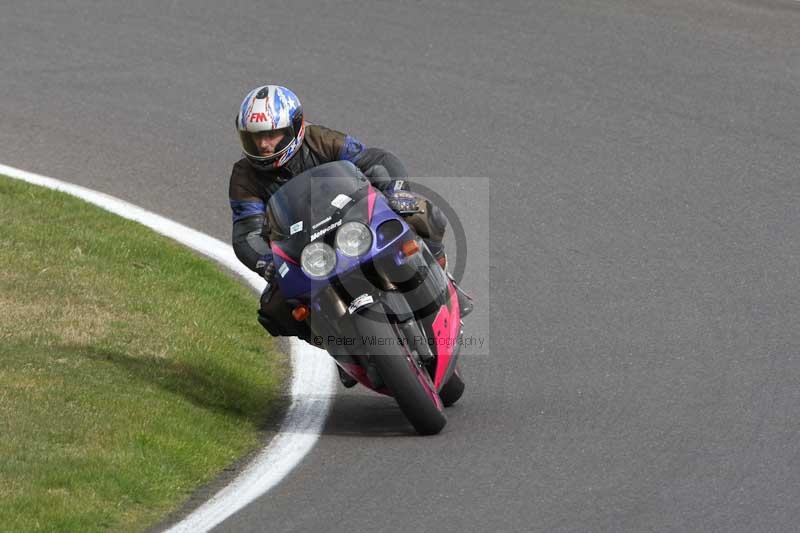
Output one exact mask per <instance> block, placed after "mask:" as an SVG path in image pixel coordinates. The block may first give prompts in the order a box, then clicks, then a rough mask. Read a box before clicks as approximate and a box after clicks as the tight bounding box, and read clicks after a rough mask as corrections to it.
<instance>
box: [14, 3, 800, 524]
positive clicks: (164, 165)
mask: <svg viewBox="0 0 800 533" xmlns="http://www.w3.org/2000/svg"><path fill="white" fill-rule="evenodd" d="M128 4H130V5H127V4H123V3H113V5H112V3H107V4H106V3H99V2H88V1H75V0H68V1H59V2H55V1H50V2H45V1H41V2H25V3H23V2H4V3H2V4H1V5H0V35H1V36H2V37H0V39H1V40H2V52H0V54H1V56H0V57H2V62H0V161H2V162H3V163H6V164H9V165H13V166H17V167H20V168H25V169H27V170H30V171H32V172H39V173H43V174H46V175H51V176H55V177H57V178H60V179H64V180H67V181H72V182H74V183H78V184H81V185H85V186H88V187H91V188H94V189H98V190H100V191H104V192H108V193H111V194H114V195H116V196H119V197H121V198H123V199H125V200H128V201H131V202H133V203H136V204H138V205H141V206H143V207H145V208H146V209H150V210H152V211H155V212H157V213H159V214H162V215H166V216H169V217H171V218H174V219H176V220H177V221H179V222H181V223H184V224H187V225H189V226H191V227H194V228H197V229H199V230H201V231H204V232H206V233H209V234H211V235H213V236H215V237H219V238H223V239H225V238H227V237H228V234H229V226H230V215H229V211H228V206H227V178H228V175H229V172H230V165H231V163H232V162H233V161H234V160H235V159H236V158H237V157H238V148H237V145H236V141H235V137H234V134H233V130H232V125H233V117H234V114H235V112H236V108H237V105H238V103H239V100H240V98H241V97H242V96H243V95H244V93H245V92H246V91H247V90H248V89H249V88H251V87H252V86H255V85H257V84H260V83H263V82H267V81H269V82H280V83H283V84H285V85H287V86H289V87H292V88H293V89H294V90H295V91H296V92H297V93H298V94H299V95H300V97H301V98H302V99H303V101H304V103H305V108H306V115H307V117H308V118H309V119H310V120H312V121H314V122H317V123H321V124H325V125H329V126H331V127H335V128H337V129H341V130H344V131H348V132H351V133H353V134H355V135H357V136H359V137H361V138H362V140H364V141H365V142H367V144H371V145H376V146H382V147H386V148H389V149H391V150H392V151H394V152H395V153H396V154H397V155H398V156H400V157H401V158H402V159H403V160H405V161H406V162H407V165H408V167H409V170H410V172H411V173H412V174H414V175H421V176H429V177H439V176H441V177H458V176H479V177H487V178H489V183H490V186H489V187H484V188H483V189H475V188H474V187H482V185H480V184H482V183H484V184H485V182H481V181H476V180H472V181H467V180H464V181H463V183H464V184H467V185H468V186H455V185H453V183H454V182H453V181H448V180H441V181H437V180H435V179H433V180H429V183H431V184H435V183H437V182H439V183H448V184H449V185H447V186H446V187H444V190H443V194H444V196H445V197H446V199H447V201H448V202H449V203H450V204H451V205H452V206H453V207H454V208H455V209H456V210H457V211H458V212H459V213H461V214H462V222H463V223H464V225H465V228H466V231H467V234H468V236H469V239H470V240H469V242H470V244H471V246H470V248H469V254H468V264H467V271H466V275H465V278H464V284H465V285H466V286H467V287H470V286H471V287H474V288H475V291H476V296H477V297H478V300H479V302H481V303H479V304H478V309H477V310H476V312H475V313H474V314H473V315H471V316H470V317H469V318H468V319H467V333H468V334H472V335H474V336H476V337H481V336H482V337H484V338H486V339H487V341H488V342H489V345H488V347H487V348H486V349H484V350H482V351H480V350H478V351H475V350H473V351H471V352H470V353H468V354H467V355H466V356H465V357H464V359H463V369H464V373H465V375H466V380H467V382H468V390H467V392H466V393H465V396H464V398H463V399H462V401H461V402H459V403H458V404H457V406H455V407H453V408H451V409H450V410H449V424H448V426H447V427H446V428H445V431H444V432H443V433H442V434H441V435H439V436H437V437H433V438H418V437H415V436H413V435H412V434H411V431H410V427H409V426H408V425H407V424H406V423H405V421H404V420H403V418H402V415H400V413H399V411H398V410H397V409H396V408H395V407H394V404H393V403H392V401H391V400H389V399H386V398H381V397H377V396H375V395H372V394H367V393H365V392H353V391H344V390H342V389H340V390H339V393H338V395H337V398H336V401H335V404H334V408H333V411H332V413H331V416H330V420H329V422H328V423H327V425H326V428H325V431H324V435H323V436H322V438H321V439H320V441H319V443H318V445H317V447H316V448H315V449H314V450H313V451H312V452H311V454H309V455H308V456H307V457H306V459H305V460H304V461H303V462H302V463H301V464H300V466H299V467H298V468H297V469H296V470H295V471H294V472H293V473H292V474H291V475H290V476H289V477H288V478H287V479H285V480H284V481H283V482H282V483H281V484H280V485H279V486H278V487H276V489H274V490H273V491H272V492H270V493H268V494H267V495H265V496H263V497H262V498H260V499H259V500H257V501H256V502H254V503H253V504H252V505H250V506H249V507H247V508H246V509H244V510H243V511H241V512H240V513H238V514H237V515H235V516H233V517H231V518H229V519H228V520H227V521H225V522H224V523H223V524H221V526H220V527H219V530H220V531H260V530H264V529H270V530H281V531H323V530H324V531H348V532H350V531H361V530H370V531H414V530H419V531H428V530H433V529H435V530H438V531H489V530H497V531H663V530H674V531H748V532H752V531H795V530H796V528H797V524H798V523H800V505H798V503H797V502H798V501H800V438H799V437H798V432H799V431H800V421H798V420H800V419H798V412H800V386H799V385H800V328H798V325H800V313H799V312H798V310H800V283H798V282H800V239H799V238H798V235H799V234H800V180H798V168H800V130H799V129H798V124H800V111H798V109H800V108H798V105H797V103H798V101H800V3H797V2H794V1H767V0H765V1H760V2H756V1H722V0H714V1H694V2H688V1H685V0H671V1H654V0H645V1H638V0H637V1H634V0H630V1H586V2H555V1H553V2H530V3H524V2H520V1H510V2H503V3H502V5H497V6H491V5H490V4H489V3H486V2H476V1H458V2H457V1H441V0H439V1H432V2H406V3H401V2H369V3H368V2H364V3H361V4H359V3H354V2H343V3H329V2H322V3H317V2H307V1H294V2H283V3H281V4H280V5H275V6H268V5H266V4H265V3H259V2H252V1H241V0H236V1H231V2H224V3H222V2H211V1H208V0H200V1H196V2H188V1H167V2H135V3H134V2H131V3H128ZM455 183H461V182H455ZM469 184H472V185H469ZM476 184H477V185H476ZM489 189H491V190H490V191H489ZM42 216H46V213H42ZM486 252H490V254H489V253H486ZM42 253H47V251H46V250H43V251H42ZM53 262H54V264H57V263H58V258H57V257H54V258H53ZM254 303H255V302H254ZM490 334H491V335H490ZM321 364H326V362H322V363H321Z"/></svg>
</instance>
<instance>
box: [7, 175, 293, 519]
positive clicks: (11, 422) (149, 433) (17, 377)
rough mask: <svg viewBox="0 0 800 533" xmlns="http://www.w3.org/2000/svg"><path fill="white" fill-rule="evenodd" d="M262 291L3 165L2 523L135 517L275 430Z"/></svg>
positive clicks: (155, 514)
mask: <svg viewBox="0 0 800 533" xmlns="http://www.w3.org/2000/svg"><path fill="white" fill-rule="evenodd" d="M256 305H257V300H256V298H255V297H254V296H253V294H252V293H250V291H249V290H248V289H247V288H245V287H244V286H243V285H242V284H241V283H239V282H237V281H236V280H234V279H231V278H230V277H229V276H227V275H226V274H224V273H222V272H221V271H220V269H219V268H217V267H216V266H215V265H213V264H211V263H210V262H209V261H207V260H204V259H201V258H199V257H198V256H196V255H195V254H193V253H192V252H190V251H188V250H186V249H185V248H183V247H181V246H180V245H177V244H175V243H174V242H172V241H170V240H168V239H165V238H162V237H160V236H158V235H156V234H155V233H153V232H152V231H150V230H148V229H147V228H145V227H143V226H141V225H138V224H136V223H133V222H129V221H126V220H123V219H121V218H118V217H116V216H114V215H111V214H108V213H106V212H104V211H102V210H100V209H98V208H95V207H93V206H90V205H88V204H86V203H84V202H82V201H80V200H77V199H74V198H72V197H69V196H67V195H64V194H61V193H56V192H53V191H49V190H46V189H42V188H38V187H33V186H30V185H27V184H23V183H20V182H17V181H14V180H9V179H6V178H2V177H0V529H2V530H8V531H40V530H43V531H80V532H86V531H103V530H111V531H120V530H124V531H131V530H133V531H135V530H143V529H145V528H147V527H148V526H151V525H153V524H154V523H156V522H158V521H159V519H161V518H162V517H163V516H164V515H165V514H166V513H168V512H169V511H171V510H173V509H175V508H177V507H178V506H179V505H180V504H181V503H182V502H183V501H184V500H185V499H186V498H187V497H188V495H189V494H191V492H192V490H193V489H195V488H197V487H198V486H199V485H201V484H203V483H204V482H207V481H209V480H211V479H213V478H214V476H215V475H217V474H218V473H219V472H220V471H221V470H222V469H223V468H224V467H225V466H226V465H229V464H230V463H231V462H233V461H235V460H236V459H237V458H239V457H241V456H242V455H244V454H245V453H247V452H248V451H250V450H252V449H254V448H255V447H256V446H257V445H258V444H259V439H260V434H259V428H260V426H261V425H262V424H263V423H264V420H265V419H268V417H269V416H270V415H271V414H274V413H275V412H276V410H278V409H280V408H282V407H283V401H282V400H281V392H282V388H281V387H282V383H283V380H284V379H285V378H286V360H285V358H284V357H283V356H281V355H279V354H276V353H275V352H274V351H273V347H272V345H271V342H270V339H269V338H268V337H267V336H266V335H265V333H264V331H263V330H262V329H261V327H260V326H259V325H258V323H257V322H256V320H255V308H256Z"/></svg>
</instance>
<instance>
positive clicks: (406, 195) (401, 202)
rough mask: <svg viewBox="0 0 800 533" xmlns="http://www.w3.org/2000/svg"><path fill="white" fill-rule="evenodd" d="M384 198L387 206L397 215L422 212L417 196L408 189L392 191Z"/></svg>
mask: <svg viewBox="0 0 800 533" xmlns="http://www.w3.org/2000/svg"><path fill="white" fill-rule="evenodd" d="M386 199H387V201H388V202H389V207H391V208H392V211H394V212H395V213H397V214H398V215H413V214H414V213H422V212H423V209H422V207H421V206H420V202H419V200H418V198H417V197H416V196H415V195H414V194H413V193H410V192H408V191H394V192H392V193H390V194H389V195H388V196H387V198H386Z"/></svg>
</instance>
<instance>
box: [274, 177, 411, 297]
mask: <svg viewBox="0 0 800 533" xmlns="http://www.w3.org/2000/svg"><path fill="white" fill-rule="evenodd" d="M373 190H374V189H373ZM375 193H376V194H374V205H373V208H372V210H371V213H372V217H371V220H370V221H369V224H367V225H368V226H369V228H370V231H371V232H372V247H371V248H370V250H369V251H368V252H367V253H365V254H364V255H361V256H359V257H348V256H346V255H344V254H342V253H341V252H340V251H339V250H336V266H335V267H334V269H333V270H332V271H331V273H330V274H329V275H328V276H327V277H326V278H323V279H315V278H310V277H309V276H307V275H306V273H305V272H303V270H302V268H300V265H299V264H298V262H297V261H294V260H293V259H291V258H290V257H288V256H285V254H281V253H280V252H278V253H275V254H274V261H275V267H276V268H275V272H276V279H277V280H278V286H279V288H280V290H281V292H282V293H283V295H284V297H285V298H296V299H301V300H305V299H308V298H311V297H313V295H314V294H316V293H317V292H318V291H319V290H321V289H324V288H325V287H327V286H328V285H330V280H331V279H332V278H334V277H342V276H344V275H346V274H347V273H349V272H352V271H353V270H356V269H358V268H359V267H360V265H361V264H362V263H366V262H369V261H372V260H373V259H375V258H376V257H378V256H383V255H386V254H393V255H394V259H395V262H396V263H397V264H398V265H399V264H402V263H404V262H405V261H406V259H405V256H404V255H403V254H402V251H401V250H400V245H401V244H402V243H403V242H405V241H406V240H408V234H409V231H411V230H410V228H409V226H408V224H406V222H405V221H404V220H403V219H402V218H401V217H400V216H399V215H398V214H397V213H395V212H394V211H392V209H391V207H389V204H388V203H387V202H386V199H385V197H384V196H383V194H381V193H380V192H377V191H375ZM368 201H369V197H364V198H363V199H362V200H360V201H359V204H360V203H361V202H364V203H367V202H368ZM357 205H358V204H357ZM352 209H357V207H356V206H353V207H351V209H350V210H352ZM350 210H348V211H350ZM363 211H364V212H365V213H367V212H369V210H368V209H364V210H363ZM351 220H357V219H353V218H349V217H348V218H347V221H348V222H349V221H351ZM389 220H396V221H398V222H400V224H401V225H402V228H403V229H402V231H401V232H400V233H399V234H398V235H397V236H396V237H394V238H392V239H391V240H389V241H387V242H383V243H379V242H378V238H377V232H376V230H377V228H378V226H380V225H381V224H383V223H384V222H387V221H389ZM359 222H363V223H365V224H366V223H367V221H366V220H363V219H362V220H359ZM275 248H276V245H274V244H273V251H276V250H275ZM284 256H285V257H284ZM283 265H286V266H285V267H284V266H283ZM281 271H283V272H284V274H283V275H281V274H280V272H281Z"/></svg>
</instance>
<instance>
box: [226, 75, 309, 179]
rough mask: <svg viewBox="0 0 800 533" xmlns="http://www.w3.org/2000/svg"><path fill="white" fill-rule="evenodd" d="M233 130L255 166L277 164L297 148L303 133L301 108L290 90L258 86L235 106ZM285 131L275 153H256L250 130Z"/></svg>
mask: <svg viewBox="0 0 800 533" xmlns="http://www.w3.org/2000/svg"><path fill="white" fill-rule="evenodd" d="M236 129H237V131H238V132H239V141H240V142H241V144H242V151H243V152H244V155H245V156H246V157H247V159H249V160H250V162H251V163H253V164H254V165H256V166H258V167H264V168H266V167H280V166H281V165H283V164H284V163H286V162H287V161H288V160H289V159H291V158H292V156H293V155H294V154H295V153H297V150H299V149H300V145H301V144H302V143H303V135H304V134H305V125H304V122H303V107H302V106H301V105H300V99H299V98H297V95H295V94H294V93H293V92H292V91H290V90H289V89H287V88H286V87H281V86H280V85H262V86H261V87H256V88H255V89H253V90H252V91H250V92H249V93H248V94H247V96H245V98H244V100H242V105H241V106H240V107H239V114H238V115H237V116H236ZM283 129H285V130H286V135H285V136H284V137H283V140H281V142H280V143H279V144H278V145H277V146H276V147H275V153H273V154H271V155H268V156H261V155H259V150H258V149H257V148H256V144H255V141H254V139H253V133H257V132H262V131H273V130H283Z"/></svg>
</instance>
